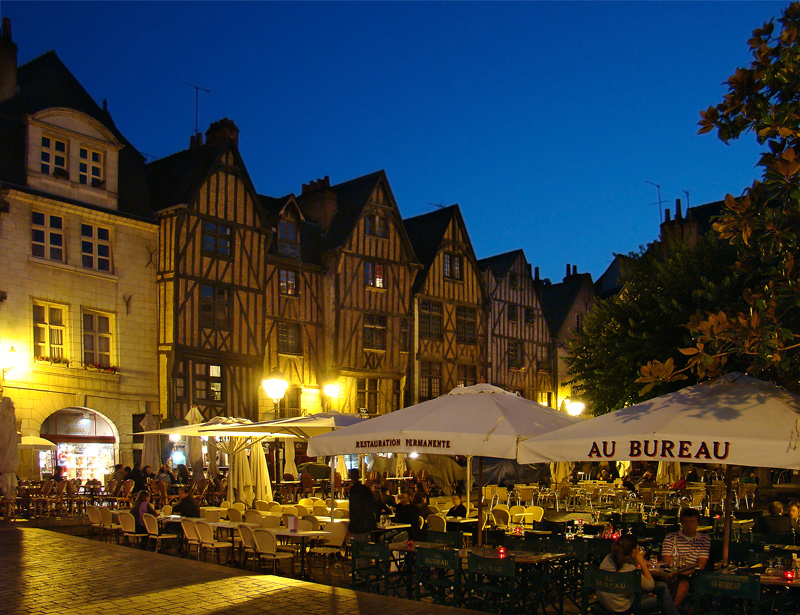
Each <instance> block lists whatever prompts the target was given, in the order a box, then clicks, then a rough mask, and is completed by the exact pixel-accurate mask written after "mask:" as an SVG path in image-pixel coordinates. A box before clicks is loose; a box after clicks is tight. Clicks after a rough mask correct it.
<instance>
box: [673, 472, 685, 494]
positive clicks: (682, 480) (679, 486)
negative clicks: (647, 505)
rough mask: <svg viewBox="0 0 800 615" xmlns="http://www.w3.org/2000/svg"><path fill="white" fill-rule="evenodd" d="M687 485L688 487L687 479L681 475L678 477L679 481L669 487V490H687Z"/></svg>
mask: <svg viewBox="0 0 800 615" xmlns="http://www.w3.org/2000/svg"><path fill="white" fill-rule="evenodd" d="M686 485H687V482H686V479H685V478H684V477H683V474H681V475H680V476H679V477H678V480H676V481H675V482H674V483H672V484H671V485H670V486H669V488H670V489H672V490H673V491H680V490H681V489H686Z"/></svg>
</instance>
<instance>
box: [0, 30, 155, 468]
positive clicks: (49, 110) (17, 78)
mask: <svg viewBox="0 0 800 615" xmlns="http://www.w3.org/2000/svg"><path fill="white" fill-rule="evenodd" d="M0 56H2V60H1V61H0V68H1V69H2V72H1V73H0V150H1V151H2V155H1V156H0V243H2V246H3V249H2V250H0V271H2V272H3V274H2V276H0V299H2V303H0V353H2V354H3V355H4V357H5V360H6V361H7V362H9V364H12V365H13V367H12V368H11V369H8V370H7V371H5V372H4V373H5V378H4V381H3V383H2V386H3V395H4V396H5V397H8V398H10V399H11V400H12V402H13V403H14V405H15V407H16V413H17V418H18V425H19V429H20V431H21V433H22V434H23V435H36V436H39V435H44V436H47V437H49V438H50V439H51V440H53V441H55V442H57V443H58V444H59V447H58V457H59V459H60V460H61V462H62V463H63V464H64V465H66V467H67V468H68V470H69V474H70V476H78V477H81V478H87V477H91V476H99V477H100V478H102V476H103V474H104V473H105V471H106V470H107V466H108V462H109V460H110V461H112V462H113V461H114V460H119V461H121V462H123V463H128V464H130V463H132V461H133V458H134V455H133V448H134V447H133V442H132V437H131V435H130V434H131V433H132V432H133V431H134V428H135V427H136V426H137V423H138V422H139V421H140V420H141V418H142V417H143V415H144V414H145V413H153V414H158V411H159V410H158V366H157V362H156V360H155V353H154V350H155V343H156V323H157V317H156V316H157V299H156V293H155V276H156V267H155V262H154V254H155V250H156V247H157V241H158V234H157V231H158V227H157V225H156V223H155V220H153V218H152V216H151V215H150V214H149V209H148V207H147V203H146V202H143V201H141V200H140V199H139V195H141V194H142V189H143V187H144V159H143V157H142V156H141V154H139V152H137V151H136V149H135V148H134V147H133V146H132V145H131V144H130V143H129V142H128V141H127V140H126V139H125V137H124V136H123V135H122V134H121V133H120V131H119V130H118V129H117V128H116V126H115V125H114V121H113V120H112V118H111V115H110V113H109V112H108V110H107V108H106V106H105V104H104V105H103V106H100V105H97V104H96V103H95V101H94V100H92V98H91V97H90V96H89V95H88V94H87V92H86V91H85V90H84V89H83V87H82V86H81V85H80V83H78V81H77V80H76V79H75V78H74V77H73V75H72V74H71V73H70V72H69V70H68V69H67V68H66V67H65V66H64V64H63V63H62V62H61V60H60V59H59V58H58V57H57V56H56V54H55V53H54V52H49V53H46V54H44V55H43V56H41V57H38V58H36V59H35V60H33V61H31V62H29V63H27V64H25V65H23V66H20V67H18V68H17V65H16V45H15V44H14V43H13V40H12V38H11V31H10V22H9V21H8V20H5V21H4V23H3V30H2V34H1V35H0ZM12 347H13V349H14V350H13V352H10V351H11V348H12ZM30 467H31V466H30V460H28V459H23V463H22V464H21V468H20V472H21V476H23V477H24V476H25V475H26V474H28V473H29V469H30Z"/></svg>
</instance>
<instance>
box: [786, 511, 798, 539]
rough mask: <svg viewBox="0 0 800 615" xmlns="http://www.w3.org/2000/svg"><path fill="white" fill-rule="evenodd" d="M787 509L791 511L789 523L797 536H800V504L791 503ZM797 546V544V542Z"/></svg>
mask: <svg viewBox="0 0 800 615" xmlns="http://www.w3.org/2000/svg"><path fill="white" fill-rule="evenodd" d="M787 508H788V509H789V515H788V517H789V522H790V523H791V524H792V529H793V530H794V533H795V534H796V535H798V536H800V502H797V501H794V502H789V506H788V507H787ZM795 544H797V542H796V541H795Z"/></svg>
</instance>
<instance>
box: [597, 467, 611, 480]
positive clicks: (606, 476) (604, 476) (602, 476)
mask: <svg viewBox="0 0 800 615" xmlns="http://www.w3.org/2000/svg"><path fill="white" fill-rule="evenodd" d="M598 480H602V481H605V482H609V481H610V480H611V474H609V472H608V470H601V471H600V476H599V477H598Z"/></svg>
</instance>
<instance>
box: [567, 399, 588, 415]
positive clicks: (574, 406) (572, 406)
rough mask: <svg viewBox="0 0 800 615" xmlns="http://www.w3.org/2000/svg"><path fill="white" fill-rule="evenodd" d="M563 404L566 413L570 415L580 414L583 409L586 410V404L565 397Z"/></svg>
mask: <svg viewBox="0 0 800 615" xmlns="http://www.w3.org/2000/svg"><path fill="white" fill-rule="evenodd" d="M564 405H565V406H566V407H567V414H569V415H570V416H580V415H581V414H583V411H584V410H586V404H584V403H583V402H582V401H572V400H571V399H565V400H564Z"/></svg>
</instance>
